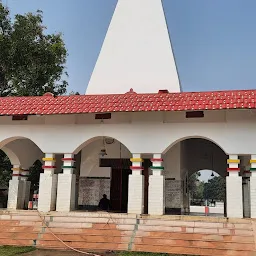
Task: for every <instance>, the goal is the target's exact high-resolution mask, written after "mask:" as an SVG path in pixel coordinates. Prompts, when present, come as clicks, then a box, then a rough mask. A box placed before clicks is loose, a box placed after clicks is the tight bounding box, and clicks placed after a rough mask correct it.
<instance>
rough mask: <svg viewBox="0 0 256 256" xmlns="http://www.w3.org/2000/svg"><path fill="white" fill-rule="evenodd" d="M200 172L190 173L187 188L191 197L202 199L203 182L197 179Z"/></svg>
mask: <svg viewBox="0 0 256 256" xmlns="http://www.w3.org/2000/svg"><path fill="white" fill-rule="evenodd" d="M200 175H201V174H200V172H195V173H194V174H192V175H191V176H190V178H189V181H188V188H189V191H190V195H191V197H192V199H203V188H204V183H203V182H201V181H200V180H199V177H200Z"/></svg>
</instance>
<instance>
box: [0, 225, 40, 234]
mask: <svg viewBox="0 0 256 256" xmlns="http://www.w3.org/2000/svg"><path fill="white" fill-rule="evenodd" d="M41 230H42V228H41V227H33V226H23V227H22V226H2V227H1V229H0V233H3V232H39V231H41Z"/></svg>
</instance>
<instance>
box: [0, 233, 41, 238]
mask: <svg viewBox="0 0 256 256" xmlns="http://www.w3.org/2000/svg"><path fill="white" fill-rule="evenodd" d="M37 237H38V232H36V233H35V232H33V233H32V232H29V233H27V232H4V233H0V240H2V239H8V238H11V239H13V240H19V239H28V240H34V239H37Z"/></svg>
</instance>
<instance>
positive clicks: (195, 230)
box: [138, 225, 253, 236]
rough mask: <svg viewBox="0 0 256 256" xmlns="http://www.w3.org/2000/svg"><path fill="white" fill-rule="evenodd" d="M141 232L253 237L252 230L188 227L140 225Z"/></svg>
mask: <svg viewBox="0 0 256 256" xmlns="http://www.w3.org/2000/svg"><path fill="white" fill-rule="evenodd" d="M138 230H139V231H166V232H183V233H202V234H221V235H222V234H223V235H245V236H252V235H253V231H252V230H243V229H225V228H188V227H168V226H167V227H166V226H149V225H139V227H138Z"/></svg>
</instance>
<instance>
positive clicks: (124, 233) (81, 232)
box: [44, 228, 133, 236]
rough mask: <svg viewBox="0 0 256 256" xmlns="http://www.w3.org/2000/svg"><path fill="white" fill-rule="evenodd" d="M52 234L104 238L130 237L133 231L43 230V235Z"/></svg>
mask: <svg viewBox="0 0 256 256" xmlns="http://www.w3.org/2000/svg"><path fill="white" fill-rule="evenodd" d="M51 232H53V233H54V234H56V235H59V234H63V235H87V234H88V235H91V236H97V235H106V236H111V235H113V236H115V235H120V236H131V235H132V234H133V231H132V230H130V231H121V230H107V229H63V228H51V229H50V230H49V229H47V228H46V229H45V231H44V233H45V234H46V233H51Z"/></svg>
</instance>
